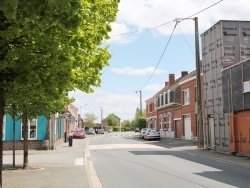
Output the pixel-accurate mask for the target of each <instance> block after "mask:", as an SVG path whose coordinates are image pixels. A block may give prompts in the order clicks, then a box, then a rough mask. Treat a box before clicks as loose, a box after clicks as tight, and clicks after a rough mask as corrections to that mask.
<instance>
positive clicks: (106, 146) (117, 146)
mask: <svg viewBox="0 0 250 188" xmlns="http://www.w3.org/2000/svg"><path fill="white" fill-rule="evenodd" d="M122 148H131V149H134V148H142V149H166V148H163V147H161V146H155V145H149V144H102V145H89V149H91V150H93V149H122Z"/></svg>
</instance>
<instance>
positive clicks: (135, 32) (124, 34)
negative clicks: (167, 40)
mask: <svg viewBox="0 0 250 188" xmlns="http://www.w3.org/2000/svg"><path fill="white" fill-rule="evenodd" d="M222 1H223V0H220V1H218V2H216V3H214V4H212V5H210V6H208V7H206V8H205V9H202V10H200V11H199V12H196V13H194V14H192V15H190V16H188V17H186V18H183V19H182V20H180V22H181V21H184V20H186V19H189V18H191V17H193V16H195V15H197V14H200V13H201V12H204V11H205V10H207V9H209V8H211V7H213V6H215V5H217V4H219V3H221V2H222ZM173 21H176V20H171V21H168V22H165V23H163V24H160V25H157V26H153V27H149V28H145V29H141V30H137V31H132V32H127V33H122V34H117V35H113V36H110V38H115V37H122V36H126V35H129V36H126V37H131V36H134V35H139V34H141V33H143V32H145V31H150V30H153V29H155V28H158V27H162V26H164V25H167V24H170V23H171V22H173Z"/></svg>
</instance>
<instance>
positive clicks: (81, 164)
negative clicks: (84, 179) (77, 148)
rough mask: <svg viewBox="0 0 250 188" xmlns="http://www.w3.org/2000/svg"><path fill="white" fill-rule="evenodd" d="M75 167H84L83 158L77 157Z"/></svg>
mask: <svg viewBox="0 0 250 188" xmlns="http://www.w3.org/2000/svg"><path fill="white" fill-rule="evenodd" d="M75 165H76V166H83V165H84V160H83V157H77V158H76V159H75Z"/></svg>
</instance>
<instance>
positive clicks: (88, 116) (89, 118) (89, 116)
mask: <svg viewBox="0 0 250 188" xmlns="http://www.w3.org/2000/svg"><path fill="white" fill-rule="evenodd" d="M84 116H85V118H84V119H83V121H84V124H85V126H88V127H94V126H95V125H96V123H94V121H95V120H97V117H96V116H95V114H93V113H85V114H84Z"/></svg>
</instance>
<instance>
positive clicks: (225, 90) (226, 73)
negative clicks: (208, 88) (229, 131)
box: [222, 69, 230, 113]
mask: <svg viewBox="0 0 250 188" xmlns="http://www.w3.org/2000/svg"><path fill="white" fill-rule="evenodd" d="M229 79H230V69H227V70H224V71H223V86H222V93H223V95H222V96H223V112H224V113H228V112H229V99H230V98H229V97H230V96H229V91H230V90H229V89H230V83H229V81H230V80H229ZM228 84H229V85H228Z"/></svg>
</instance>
